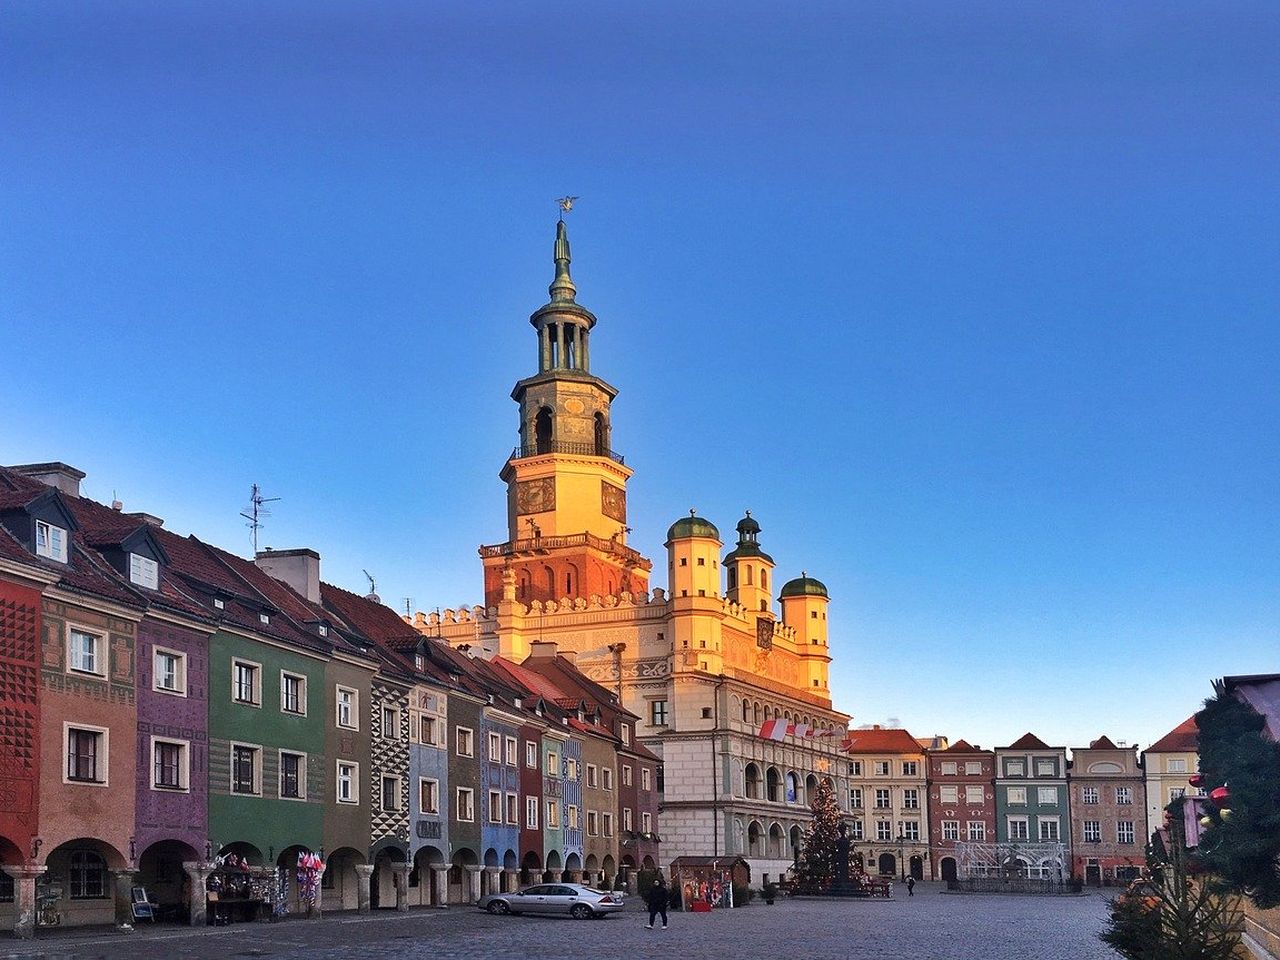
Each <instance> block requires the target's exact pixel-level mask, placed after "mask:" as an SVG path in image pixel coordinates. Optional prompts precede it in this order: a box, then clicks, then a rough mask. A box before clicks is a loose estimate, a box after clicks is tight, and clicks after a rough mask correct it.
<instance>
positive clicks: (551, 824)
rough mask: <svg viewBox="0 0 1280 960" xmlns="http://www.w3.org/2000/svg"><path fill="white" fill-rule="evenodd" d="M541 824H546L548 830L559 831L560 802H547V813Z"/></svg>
mask: <svg viewBox="0 0 1280 960" xmlns="http://www.w3.org/2000/svg"><path fill="white" fill-rule="evenodd" d="M543 822H544V823H545V824H546V826H547V829H548V830H559V829H560V801H559V800H554V799H551V800H548V801H547V811H546V814H545V815H544V817H543Z"/></svg>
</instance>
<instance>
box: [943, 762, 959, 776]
mask: <svg viewBox="0 0 1280 960" xmlns="http://www.w3.org/2000/svg"><path fill="white" fill-rule="evenodd" d="M957 769H958V768H957V766H956V762H955V761H954V760H943V761H942V775H943V776H944V777H954V776H955V775H956V771H957Z"/></svg>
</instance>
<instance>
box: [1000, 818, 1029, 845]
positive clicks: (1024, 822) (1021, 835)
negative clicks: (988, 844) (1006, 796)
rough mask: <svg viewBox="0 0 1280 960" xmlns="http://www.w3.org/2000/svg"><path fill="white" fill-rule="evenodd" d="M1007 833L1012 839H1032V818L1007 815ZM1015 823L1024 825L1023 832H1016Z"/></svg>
mask: <svg viewBox="0 0 1280 960" xmlns="http://www.w3.org/2000/svg"><path fill="white" fill-rule="evenodd" d="M1005 824H1006V831H1005V832H1006V835H1007V836H1008V838H1009V839H1010V840H1030V839H1031V820H1030V818H1029V817H1005ZM1014 824H1017V825H1018V826H1020V827H1022V832H1021V833H1015V831H1014V829H1013V827H1014Z"/></svg>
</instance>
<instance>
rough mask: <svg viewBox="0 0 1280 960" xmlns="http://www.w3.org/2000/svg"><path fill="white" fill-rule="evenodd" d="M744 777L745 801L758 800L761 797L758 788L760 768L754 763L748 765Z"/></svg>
mask: <svg viewBox="0 0 1280 960" xmlns="http://www.w3.org/2000/svg"><path fill="white" fill-rule="evenodd" d="M744 776H745V778H746V780H745V783H744V786H745V787H746V792H747V799H748V800H759V799H760V798H761V797H762V796H763V794H762V792H761V786H760V768H759V767H757V766H756V765H755V764H754V763H748V764H747V769H746V772H745V774H744Z"/></svg>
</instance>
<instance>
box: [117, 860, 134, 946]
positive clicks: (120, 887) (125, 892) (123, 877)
mask: <svg viewBox="0 0 1280 960" xmlns="http://www.w3.org/2000/svg"><path fill="white" fill-rule="evenodd" d="M137 875H138V872H137V871H136V870H112V871H111V878H112V880H113V881H114V883H113V884H112V887H113V889H114V891H115V900H116V928H117V929H119V930H126V931H127V930H132V929H133V897H132V888H133V880H134V877H136V876H137Z"/></svg>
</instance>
